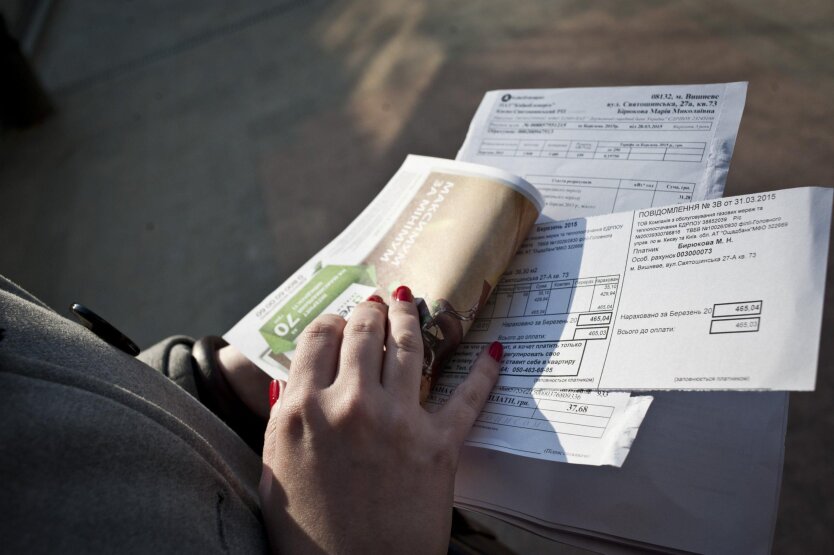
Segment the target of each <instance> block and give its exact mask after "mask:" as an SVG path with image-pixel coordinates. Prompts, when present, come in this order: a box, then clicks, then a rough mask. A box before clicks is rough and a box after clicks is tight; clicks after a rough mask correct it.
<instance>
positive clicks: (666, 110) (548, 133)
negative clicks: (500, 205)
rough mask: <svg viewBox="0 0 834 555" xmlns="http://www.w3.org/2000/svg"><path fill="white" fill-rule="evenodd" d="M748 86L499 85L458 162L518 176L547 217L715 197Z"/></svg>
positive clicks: (484, 103) (483, 104)
mask: <svg viewBox="0 0 834 555" xmlns="http://www.w3.org/2000/svg"><path fill="white" fill-rule="evenodd" d="M746 93H747V83H720V84H711V85H669V86H662V85H657V86H649V87H598V88H577V89H527V90H500V91H491V92H489V93H487V94H486V96H485V97H484V100H483V101H482V102H481V105H480V106H479V108H478V111H477V113H476V114H475V117H474V118H473V120H472V124H471V125H470V128H469V132H468V133H467V136H466V140H465V142H464V143H463V146H462V147H461V149H460V152H459V153H458V156H457V157H458V160H464V161H467V162H477V163H479V164H486V165H489V166H495V167H497V168H501V169H504V170H507V171H509V172H512V173H515V174H517V175H520V176H522V177H524V178H525V179H526V180H527V181H529V182H530V183H532V184H533V185H536V187H538V188H539V190H540V191H541V192H542V195H543V196H544V197H545V202H546V206H545V209H544V211H543V215H544V216H546V217H549V218H552V219H556V220H560V219H569V218H579V217H583V216H594V215H598V214H607V213H610V212H620V211H627V210H634V209H637V208H648V207H651V206H665V205H669V204H676V203H680V202H687V201H695V200H702V199H708V198H717V197H720V196H721V195H722V193H723V191H724V182H725V180H726V176H727V170H728V168H729V164H730V158H731V157H732V154H733V146H734V145H735V139H736V134H737V133H738V126H739V122H740V120H741V113H742V110H743V108H744V99H745V95H746Z"/></svg>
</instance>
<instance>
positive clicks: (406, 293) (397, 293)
mask: <svg viewBox="0 0 834 555" xmlns="http://www.w3.org/2000/svg"><path fill="white" fill-rule="evenodd" d="M394 298H395V299H397V300H398V301H405V302H407V303H410V302H412V301H413V300H414V295H412V294H411V289H409V288H408V287H406V286H405V285H400V286H399V287H397V288H396V289H394Z"/></svg>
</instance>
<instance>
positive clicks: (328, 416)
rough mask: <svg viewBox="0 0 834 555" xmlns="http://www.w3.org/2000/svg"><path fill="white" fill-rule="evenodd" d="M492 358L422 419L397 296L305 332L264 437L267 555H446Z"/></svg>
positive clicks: (406, 319)
mask: <svg viewBox="0 0 834 555" xmlns="http://www.w3.org/2000/svg"><path fill="white" fill-rule="evenodd" d="M372 298H373V297H372ZM377 299H379V298H378V297H377ZM381 300H382V299H379V301H381ZM383 347H384V349H383ZM501 352H502V348H501V345H500V344H498V343H494V344H493V345H492V346H491V347H490V349H488V351H485V352H483V353H481V355H480V357H479V358H478V359H477V361H476V362H475V364H474V365H473V366H472V370H471V372H470V374H469V376H468V377H467V379H466V380H465V381H464V382H463V383H462V384H461V385H459V386H458V387H457V389H456V390H455V393H454V395H453V396H452V397H451V398H450V399H449V401H448V402H447V403H446V404H445V406H444V407H443V408H442V409H440V410H439V411H438V412H436V413H429V412H427V411H426V410H425V409H423V408H422V407H421V406H420V404H419V401H418V398H419V390H420V376H421V368H422V364H423V343H422V338H421V334H420V325H419V321H418V316H417V309H416V307H415V305H414V303H413V299H412V296H411V292H410V291H409V290H408V288H406V287H401V288H399V289H397V291H395V293H394V298H393V299H392V301H391V305H390V307H389V306H386V305H385V304H384V303H382V302H373V301H366V302H364V303H361V304H360V305H359V306H358V307H357V308H356V309H355V310H354V312H353V314H352V315H351V317H350V320H349V321H348V322H345V321H344V320H343V319H342V318H339V317H338V316H329V315H328V316H320V317H319V318H317V319H316V320H315V321H313V323H311V324H310V325H309V326H308V327H307V329H306V330H305V331H304V333H303V334H302V336H301V338H300V340H299V343H298V348H297V350H296V353H295V358H294V360H293V364H292V368H291V371H290V380H289V382H288V384H287V385H286V387H285V388H283V390H282V391H281V395H280V401H281V402H280V403H278V404H276V405H275V406H274V407H273V409H272V412H271V415H270V420H269V425H268V427H267V432H266V440H265V444H264V468H263V475H262V478H261V485H260V495H261V504H262V510H263V513H264V517H265V521H266V525H267V528H268V533H269V537H270V543H271V544H272V546H273V548H274V551H276V552H283V553H310V552H325V553H445V552H446V549H447V547H448V542H449V533H450V529H451V518H452V500H453V493H454V476H455V469H456V467H457V462H458V454H459V452H460V447H461V445H462V444H463V441H464V438H465V437H466V435H467V434H468V432H469V429H470V428H471V427H472V424H473V422H474V421H475V418H476V417H477V416H478V414H479V413H480V411H481V408H482V407H483V405H484V402H485V401H486V399H487V396H488V395H489V392H490V391H491V389H492V387H493V385H494V384H495V381H496V379H497V377H498V359H500V357H501Z"/></svg>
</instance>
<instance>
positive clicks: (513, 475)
mask: <svg viewBox="0 0 834 555" xmlns="http://www.w3.org/2000/svg"><path fill="white" fill-rule="evenodd" d="M787 398H788V394H787V393H782V392H701V393H689V392H661V393H656V394H655V400H654V402H653V403H652V408H651V413H650V415H649V418H646V420H645V422H644V423H643V425H642V428H641V430H640V434H639V436H638V437H637V439H636V440H635V442H634V445H633V448H632V450H631V453H630V455H629V458H628V460H627V462H626V464H625V465H623V467H622V468H592V467H586V466H580V465H554V464H550V463H547V462H545V461H537V460H532V459H527V458H523V457H514V456H509V455H506V454H503V453H499V452H495V451H490V450H485V449H473V448H466V449H464V452H463V454H462V457H461V461H460V467H459V468H460V470H459V471H458V475H457V479H456V484H455V501H456V503H457V504H460V505H461V506H463V507H467V508H472V509H476V510H486V512H488V513H489V514H493V515H495V516H500V517H501V518H505V519H507V518H508V519H509V520H510V521H511V522H514V523H516V524H518V525H522V526H524V527H527V528H528V529H531V530H532V531H534V532H536V533H539V534H542V535H545V536H551V537H553V538H554V539H557V540H559V541H564V542H567V543H573V544H575V545H578V546H580V547H591V546H592V545H595V546H596V548H598V549H599V550H600V552H603V553H608V552H612V551H610V550H609V549H607V548H606V547H605V545H606V544H608V543H609V542H611V545H613V543H614V542H617V543H620V542H622V543H629V544H632V545H639V544H646V545H647V546H658V547H660V548H664V549H677V550H684V551H689V552H696V553H769V552H770V544H771V541H772V537H773V528H774V524H775V519H776V511H775V509H776V505H777V502H778V498H779V486H780V482H781V476H782V474H781V473H782V458H783V450H784V444H783V439H784V434H785V425H786V422H787ZM548 530H554V533H553V534H549V533H548ZM560 532H563V533H560ZM569 533H579V534H583V535H586V536H588V537H592V538H596V539H597V540H598V541H596V542H593V543H588V542H583V541H581V539H575V540H574V541H572V540H571V536H570V535H569ZM614 552H616V551H614Z"/></svg>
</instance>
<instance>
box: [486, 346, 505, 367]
mask: <svg viewBox="0 0 834 555" xmlns="http://www.w3.org/2000/svg"><path fill="white" fill-rule="evenodd" d="M488 352H489V356H491V357H492V358H493V359H495V361H496V362H501V357H502V356H504V346H503V345H502V344H501V343H499V342H498V341H493V342H492V344H491V345H490V346H489V351H488Z"/></svg>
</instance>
